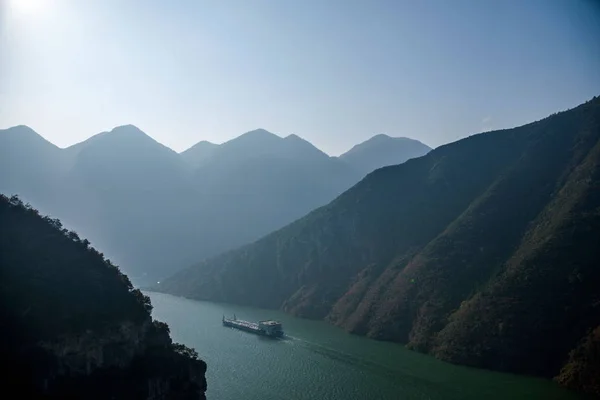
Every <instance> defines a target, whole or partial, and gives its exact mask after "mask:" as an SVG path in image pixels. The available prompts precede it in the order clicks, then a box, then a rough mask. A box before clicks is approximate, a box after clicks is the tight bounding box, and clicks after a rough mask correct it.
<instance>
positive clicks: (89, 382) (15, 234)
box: [0, 196, 206, 400]
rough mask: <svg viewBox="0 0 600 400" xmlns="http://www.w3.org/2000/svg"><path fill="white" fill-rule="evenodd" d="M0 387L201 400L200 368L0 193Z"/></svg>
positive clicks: (90, 258) (65, 394) (128, 294)
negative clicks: (0, 380)
mask: <svg viewBox="0 0 600 400" xmlns="http://www.w3.org/2000/svg"><path fill="white" fill-rule="evenodd" d="M0 274H1V275H0V277H1V280H0V282H1V283H0V300H1V301H0V326H2V330H1V331H0V351H1V353H2V361H1V364H2V370H3V371H4V372H3V374H2V377H1V378H0V379H2V383H3V387H4V388H6V389H9V390H10V389H15V390H18V393H20V395H22V396H23V397H30V398H31V397H33V398H38V397H44V398H57V399H59V398H60V399H65V398H67V399H71V398H72V399H79V398H86V399H153V400H160V399H190V400H191V399H205V396H204V393H205V391H206V379H205V372H206V364H205V363H204V362H203V361H201V360H199V359H198V355H197V354H196V353H195V351H193V350H191V349H188V348H186V347H185V346H183V345H179V344H175V343H173V342H172V341H171V338H170V335H169V328H168V326H167V325H166V324H164V323H161V322H158V321H153V320H152V318H151V316H150V311H151V309H152V306H151V304H150V301H149V299H148V298H147V296H144V295H143V294H142V293H141V292H140V291H139V290H136V289H134V288H133V287H132V286H131V283H130V282H129V280H128V279H127V277H126V276H125V275H123V274H121V273H120V272H119V270H118V268H116V267H115V266H113V265H112V264H111V263H110V261H107V260H105V259H104V257H103V256H102V255H101V254H99V253H98V252H96V251H95V250H94V249H93V248H91V247H89V243H88V242H87V241H85V240H81V239H79V238H78V237H77V235H76V234H74V233H73V232H68V231H66V230H64V229H62V228H61V226H60V222H59V221H57V220H52V219H50V218H47V217H41V216H39V214H38V213H37V211H35V210H34V209H32V208H30V207H28V206H25V205H23V204H22V203H21V202H20V201H19V200H18V199H17V198H11V199H8V198H6V197H4V196H0Z"/></svg>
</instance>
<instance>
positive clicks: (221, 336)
mask: <svg viewBox="0 0 600 400" xmlns="http://www.w3.org/2000/svg"><path fill="white" fill-rule="evenodd" d="M147 294H148V295H149V296H150V297H151V299H152V304H153V305H154V311H153V316H154V317H155V318H157V319H159V320H161V321H164V322H167V323H168V324H169V326H170V328H171V336H172V337H173V340H175V341H177V342H180V343H184V344H186V345H188V346H190V347H194V348H195V349H196V350H197V351H198V353H199V354H200V357H201V358H202V359H204V360H205V361H206V363H207V364H208V371H207V375H206V377H207V381H208V391H207V398H208V400H296V399H297V400H308V399H311V400H338V399H339V400H366V399H381V400H425V399H427V400H441V399H467V400H470V399H477V400H480V399H484V400H493V399H514V400H518V399H528V400H529V399H543V400H555V399H556V400H558V399H561V400H563V399H564V400H570V399H580V397H579V396H576V395H575V394H573V393H572V392H569V391H566V390H564V389H562V388H560V387H559V386H557V385H556V384H554V383H553V382H551V381H548V380H544V379H537V378H530V377H523V376H517V375H511V374H501V373H495V372H490V371H484V370H477V369H472V368H466V367H460V366H455V365H451V364H448V363H444V362H441V361H439V360H436V359H434V358H432V357H429V356H426V355H423V354H419V353H416V352H412V351H409V350H406V349H405V348H404V347H402V346H401V345H397V344H393V343H385V342H378V341H375V340H370V339H366V338H363V337H358V336H354V335H350V334H347V333H346V332H344V331H343V330H341V329H338V328H336V327H334V326H331V325H329V324H327V323H325V322H321V321H310V320H305V319H299V318H294V317H291V316H289V315H287V314H284V313H281V312H277V311H272V310H260V309H256V308H249V307H240V306H233V305H228V304H217V303H209V302H198V301H192V300H188V299H183V298H179V297H174V296H169V295H166V294H160V293H147ZM234 313H235V314H236V316H237V318H238V319H246V320H250V321H257V320H259V319H268V318H273V319H278V320H280V321H281V322H282V323H283V328H284V330H285V333H286V338H285V339H284V340H273V339H269V338H264V337H260V336H256V335H253V334H251V333H247V332H242V331H238V330H235V329H232V328H226V327H223V326H222V325H221V317H222V315H223V314H225V315H226V316H230V315H232V314H234Z"/></svg>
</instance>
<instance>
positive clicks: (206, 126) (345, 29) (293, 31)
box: [0, 0, 600, 155]
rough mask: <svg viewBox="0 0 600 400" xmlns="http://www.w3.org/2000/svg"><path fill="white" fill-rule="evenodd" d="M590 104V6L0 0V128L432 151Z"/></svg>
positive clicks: (594, 74) (51, 134) (597, 56)
mask: <svg viewBox="0 0 600 400" xmlns="http://www.w3.org/2000/svg"><path fill="white" fill-rule="evenodd" d="M596 95H600V1H597V0H527V1H522V0H503V1H492V0H471V1H466V0H453V1H445V0H439V1H432V0H423V1H408V0H406V1H405V0H360V1H359V0H302V1H292V0H213V1H209V0H194V1H193V0H177V1H163V0H0V129H3V128H8V127H10V126H14V125H28V126H30V127H32V128H33V129H34V130H36V131H37V132H38V133H40V134H41V135H42V136H44V137H45V138H46V139H48V140H50V141H51V142H53V143H55V144H56V145H58V146H60V147H66V146H69V145H72V144H74V143H77V142H80V141H83V140H85V139H87V138H88V137H90V136H92V135H94V134H96V133H99V132H102V131H106V130H110V129H112V128H113V127H115V126H119V125H125V124H133V125H136V126H138V127H139V128H140V129H142V130H143V131H145V132H146V133H147V134H149V135H150V136H151V137H153V138H154V139H156V140H157V141H159V142H161V143H163V144H165V145H167V146H169V147H171V148H172V149H174V150H176V151H182V150H184V149H186V148H188V147H190V146H191V145H193V144H195V143H197V142H199V141H201V140H208V141H211V142H215V143H222V142H224V141H227V140H229V139H232V138H234V137H236V136H239V135H240V134H242V133H244V132H247V131H250V130H253V129H256V128H264V129H267V130H269V131H271V132H274V133H277V134H279V135H280V136H287V135H289V134H297V135H299V136H301V137H303V138H305V139H307V140H309V141H310V142H312V143H313V144H315V145H316V146H317V147H319V148H320V149H322V150H323V151H325V152H327V153H329V154H331V155H338V154H340V153H342V152H344V151H346V150H348V149H349V148H350V147H352V145H354V144H356V143H358V142H361V141H364V140H366V139H368V138H369V137H371V136H373V135H376V134H380V133H385V134H388V135H390V136H406V137H411V138H415V139H418V140H421V141H422V142H424V143H426V144H428V145H429V146H432V147H437V146H439V145H441V144H445V143H448V142H452V141H455V140H457V139H460V138H463V137H466V136H469V135H472V134H475V133H478V132H482V131H488V130H493V129H501V128H510V127H514V126H519V125H522V124H525V123H528V122H531V121H534V120H538V119H541V118H544V117H546V116H548V115H549V114H552V113H554V112H557V111H561V110H565V109H568V108H572V107H574V106H576V105H578V104H580V103H582V102H584V101H586V100H589V99H591V98H592V97H594V96H596Z"/></svg>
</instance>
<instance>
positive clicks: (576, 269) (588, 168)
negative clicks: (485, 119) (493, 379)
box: [157, 98, 600, 394]
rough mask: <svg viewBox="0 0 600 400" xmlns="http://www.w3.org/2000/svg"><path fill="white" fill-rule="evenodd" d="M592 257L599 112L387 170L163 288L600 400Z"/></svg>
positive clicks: (599, 304) (588, 107) (478, 139)
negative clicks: (528, 377)
mask: <svg viewBox="0 0 600 400" xmlns="http://www.w3.org/2000/svg"><path fill="white" fill-rule="evenodd" d="M599 243H600V98H594V99H593V100H591V101H589V102H587V103H585V104H583V105H581V106H579V107H577V108H574V109H572V110H569V111H565V112H561V113H558V114H555V115H552V116H550V117H548V118H546V119H543V120H541V121H538V122H535V123H531V124H528V125H525V126H522V127H519V128H514V129H508V130H503V131H494V132H489V133H485V134H479V135H475V136H472V137H469V138H467V139H464V140H460V141H458V142H455V143H452V144H449V145H445V146H442V147H439V148H437V149H435V150H433V151H431V152H429V153H428V154H427V155H426V156H424V157H420V158H416V159H412V160H409V161H407V162H406V163H404V164H402V165H396V166H391V167H386V168H381V169H378V170H376V171H374V172H372V173H370V174H369V175H367V177H366V178H364V179H363V180H362V181H360V182H359V183H358V184H356V185H355V186H354V187H352V188H351V189H350V190H348V191H346V192H345V193H343V194H342V195H341V196H339V197H338V198H336V199H335V200H334V201H333V202H331V203H330V204H328V205H326V206H324V207H321V208H319V209H317V210H315V211H313V212H312V213H310V214H308V215H307V216H305V217H304V218H301V219H299V220H297V221H295V222H293V223H292V224H290V225H288V226H286V227H284V228H282V229H280V230H278V231H276V232H273V233H271V234H269V235H267V236H265V237H263V238H262V239H260V240H258V241H256V242H254V243H252V244H249V245H246V246H243V247H241V248H239V249H237V250H233V251H230V252H227V253H224V254H222V255H219V256H217V257H214V258H211V259H208V260H205V261H203V262H200V263H199V264H197V265H195V266H193V267H190V268H187V269H185V270H183V271H180V272H179V273H177V274H175V275H174V276H173V277H171V278H169V279H167V280H165V281H163V282H161V284H160V285H158V287H157V290H160V291H164V292H167V293H172V294H176V295H181V296H186V297H190V298H194V299H202V300H211V301H219V302H231V303H236V304H243V305H251V306H258V307H265V308H278V309H282V310H284V311H287V312H289V313H292V314H295V315H298V316H303V317H309V318H319V319H326V320H328V321H330V322H332V323H334V324H336V325H339V326H341V327H344V328H345V329H347V330H349V331H351V332H354V333H358V334H364V335H368V336H370V337H373V338H378V339H383V340H392V341H397V342H401V343H407V344H408V346H409V347H410V348H413V349H416V350H419V351H424V352H429V353H431V354H434V355H436V356H437V357H440V358H442V359H444V360H449V361H451V362H456V363H460V364H467V365H471V366H477V367H484V368H490V369H497V370H503V371H512V372H518V373H525V374H534V375H542V376H548V377H551V376H556V375H557V374H559V373H560V377H559V378H558V379H559V381H561V382H563V383H564V384H567V385H568V386H571V387H575V388H578V389H582V390H587V391H591V392H594V391H595V393H596V394H600V393H599V392H598V387H599V386H600V385H598V383H599V381H598V379H600V377H599V376H598V375H597V374H595V373H596V372H597V371H599V370H600V362H599V358H598V348H599V345H598V343H599V341H598V330H597V329H598V328H597V327H599V326H600V291H599V290H598V287H599V285H600V268H598V260H600V247H599V246H598V244H599ZM593 329H596V330H595V331H594V333H590V332H591V330H593ZM575 348H576V349H577V350H576V351H575V352H573V353H572V354H571V356H570V357H569V352H570V351H571V350H573V349H575ZM567 362H568V364H566V363H567ZM594 374H595V375H594Z"/></svg>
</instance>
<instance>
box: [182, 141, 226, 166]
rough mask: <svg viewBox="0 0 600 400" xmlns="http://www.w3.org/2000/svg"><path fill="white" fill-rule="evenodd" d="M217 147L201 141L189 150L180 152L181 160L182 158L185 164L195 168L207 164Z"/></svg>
mask: <svg viewBox="0 0 600 400" xmlns="http://www.w3.org/2000/svg"><path fill="white" fill-rule="evenodd" d="M218 147H219V145H218V144H215V143H211V142H207V141H206V140H203V141H201V142H198V143H196V144H195V145H193V146H192V147H190V148H189V149H187V150H185V151H182V152H181V153H180V154H181V158H183V160H184V161H185V162H187V163H188V164H189V165H190V166H192V167H195V168H197V167H200V166H202V165H204V164H205V163H206V162H208V160H210V157H211V156H212V154H213V153H214V151H215V150H216V149H217V148H218Z"/></svg>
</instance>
